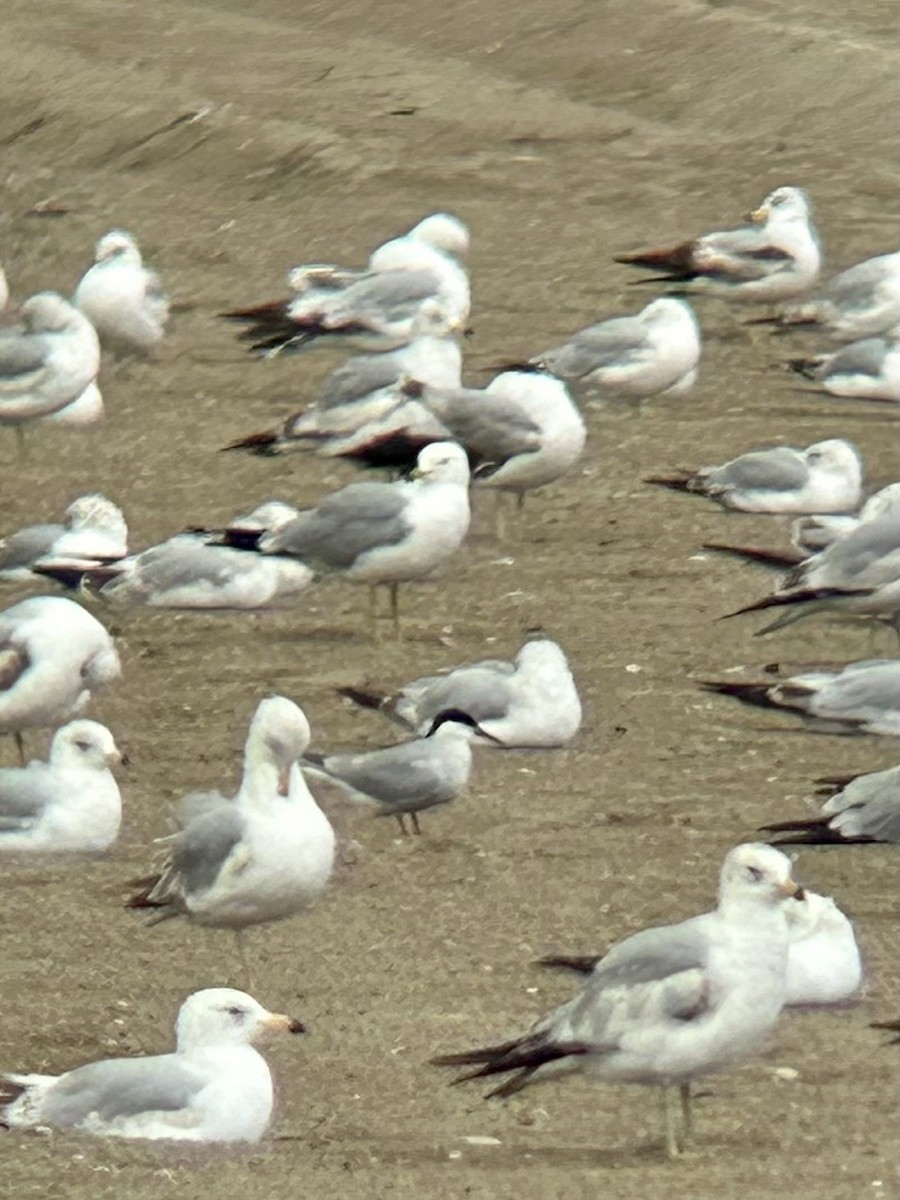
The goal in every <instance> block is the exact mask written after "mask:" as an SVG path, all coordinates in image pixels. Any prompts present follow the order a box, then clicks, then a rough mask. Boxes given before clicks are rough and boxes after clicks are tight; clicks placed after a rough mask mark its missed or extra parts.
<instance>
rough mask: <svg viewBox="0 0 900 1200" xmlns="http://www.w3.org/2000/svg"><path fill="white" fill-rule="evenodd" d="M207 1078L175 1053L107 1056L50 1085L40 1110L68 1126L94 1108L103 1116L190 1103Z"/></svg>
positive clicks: (54, 1122) (170, 1109)
mask: <svg viewBox="0 0 900 1200" xmlns="http://www.w3.org/2000/svg"><path fill="white" fill-rule="evenodd" d="M205 1083H206V1080H205V1079H204V1078H203V1077H202V1076H201V1075H199V1074H198V1073H197V1071H196V1070H193V1069H191V1068H190V1067H189V1066H188V1065H186V1064H185V1063H183V1062H182V1061H181V1060H180V1059H179V1057H178V1056H177V1055H174V1054H163V1055H159V1056H157V1057H154V1058H111V1059H105V1060H103V1061H101V1062H95V1063H88V1064H87V1066H84V1067H77V1068H76V1069H75V1070H74V1071H69V1073H68V1074H67V1075H64V1076H63V1077H62V1078H61V1079H60V1080H59V1082H58V1083H57V1084H56V1085H55V1086H54V1087H53V1088H51V1089H50V1091H48V1093H47V1095H46V1097H45V1099H44V1104H43V1116H44V1117H45V1119H46V1120H47V1121H48V1122H49V1123H50V1124H51V1125H57V1126H61V1127H63V1128H65V1127H67V1126H68V1127H71V1126H73V1125H78V1124H79V1123H80V1122H81V1121H84V1120H86V1119H87V1118H88V1117H89V1116H91V1114H93V1113H96V1114H97V1116H98V1117H99V1118H100V1120H101V1121H112V1120H114V1119H115V1118H116V1117H133V1116H136V1115H137V1114H138V1113H144V1112H173V1111H175V1110H177V1109H182V1108H188V1107H189V1106H190V1104H191V1101H192V1100H193V1099H194V1097H195V1096H196V1095H197V1093H198V1092H199V1091H200V1090H201V1089H202V1088H203V1087H204V1086H205Z"/></svg>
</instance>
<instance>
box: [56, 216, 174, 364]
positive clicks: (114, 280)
mask: <svg viewBox="0 0 900 1200" xmlns="http://www.w3.org/2000/svg"><path fill="white" fill-rule="evenodd" d="M73 303H74V304H75V307H76V308H78V309H80V311H81V312H83V313H84V315H85V316H86V317H87V318H88V320H89V321H90V322H91V324H92V325H93V326H94V328H95V329H96V330H97V333H98V334H99V335H100V340H101V341H102V342H103V343H109V344H110V345H112V346H118V347H124V348H126V349H128V350H138V351H142V352H145V353H146V352H147V351H150V350H153V349H154V347H156V346H157V345H158V344H159V343H160V341H162V337H163V333H164V332H165V325H166V321H167V320H168V319H169V298H168V296H167V295H166V293H165V291H164V290H163V286H162V283H161V281H160V278H159V276H158V275H157V273H156V272H155V271H151V270H150V269H149V268H147V267H145V266H144V263H143V259H142V258H141V252H140V250H139V248H138V244H137V242H136V241H135V239H134V238H133V237H132V236H131V234H130V233H125V232H124V230H121V229H114V230H113V231H112V232H111V233H107V234H104V236H103V237H102V238H100V240H99V241H98V242H97V246H96V249H95V253H94V265H93V266H92V267H91V268H90V270H89V271H87V272H86V274H85V275H83V276H82V278H81V281H80V282H79V284H78V287H77V288H76V289H75V296H74V298H73Z"/></svg>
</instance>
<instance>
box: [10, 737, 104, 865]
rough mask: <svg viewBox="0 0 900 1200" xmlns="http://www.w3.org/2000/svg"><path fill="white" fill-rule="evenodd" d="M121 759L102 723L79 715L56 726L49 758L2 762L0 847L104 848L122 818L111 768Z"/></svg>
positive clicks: (17, 848) (29, 848) (82, 849)
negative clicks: (16, 763) (15, 764)
mask: <svg viewBox="0 0 900 1200" xmlns="http://www.w3.org/2000/svg"><path fill="white" fill-rule="evenodd" d="M122 761H123V760H122V755H121V754H120V753H119V750H118V747H117V746H116V743H115V741H114V740H113V735H112V734H111V733H110V731H109V730H108V729H107V728H106V726H105V725H100V724H98V723H97V722H96V721H85V720H78V721H70V722H69V724H68V725H64V726H63V727H62V729H57V731H56V733H55V734H54V735H53V741H52V742H51V743H50V755H49V759H48V761H47V762H30V763H29V764H28V766H27V767H5V768H0V852H4V851H5V852H11V851H12V852H16V853H19V852H21V851H54V852H56V851H66V852H73V851H82V852H96V851H100V850H106V849H107V848H108V847H109V846H111V845H112V844H113V842H114V841H115V840H116V838H117V837H118V836H119V826H120V824H121V822H122V797H121V796H120V794H119V785H118V784H117V783H116V781H115V778H114V777H113V775H112V772H111V770H110V768H111V767H114V766H116V765H117V764H118V763H120V762H122Z"/></svg>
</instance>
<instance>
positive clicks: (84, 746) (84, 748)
mask: <svg viewBox="0 0 900 1200" xmlns="http://www.w3.org/2000/svg"><path fill="white" fill-rule="evenodd" d="M75 746H76V748H77V749H78V750H82V751H84V752H85V753H87V751H88V750H90V749H91V743H90V742H76V743H75Z"/></svg>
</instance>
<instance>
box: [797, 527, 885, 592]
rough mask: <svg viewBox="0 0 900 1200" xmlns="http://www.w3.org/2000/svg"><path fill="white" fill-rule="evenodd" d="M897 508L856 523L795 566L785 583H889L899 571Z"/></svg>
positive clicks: (853, 585) (850, 585)
mask: <svg viewBox="0 0 900 1200" xmlns="http://www.w3.org/2000/svg"><path fill="white" fill-rule="evenodd" d="M898 552H900V512H898V511H896V510H892V511H890V512H887V513H885V514H884V516H881V517H876V518H875V519H874V520H871V521H863V523H862V524H861V525H857V527H856V529H854V530H853V532H852V533H850V534H848V535H847V537H846V538H843V539H841V540H840V541H837V542H832V544H831V545H830V546H828V547H826V549H825V550H823V551H822V553H821V554H820V555H818V556H817V557H816V558H814V559H812V560H810V561H809V563H808V565H807V567H806V569H803V568H802V567H801V568H798V570H797V572H796V573H792V574H791V575H789V576H788V579H787V580H786V581H785V582H786V584H787V585H788V586H790V585H791V582H792V581H793V580H794V579H795V578H796V579H797V581H798V582H800V583H801V584H803V583H816V584H820V585H821V584H826V583H827V585H828V586H830V587H839V588H847V589H853V588H865V587H878V586H880V585H882V584H884V583H892V582H894V581H895V580H896V579H897V578H898V575H900V561H898Z"/></svg>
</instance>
